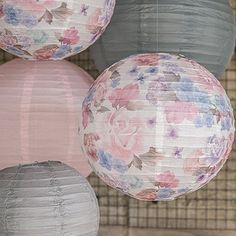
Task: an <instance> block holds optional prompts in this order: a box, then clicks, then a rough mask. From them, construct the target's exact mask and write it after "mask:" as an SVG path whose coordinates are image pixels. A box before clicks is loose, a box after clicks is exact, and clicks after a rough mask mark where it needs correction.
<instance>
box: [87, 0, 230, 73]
mask: <svg viewBox="0 0 236 236" xmlns="http://www.w3.org/2000/svg"><path fill="white" fill-rule="evenodd" d="M234 44H235V29H234V16H233V11H232V9H231V7H230V5H229V2H228V1H227V0H148V1H146V0H129V1H127V0H119V1H117V5H116V9H115V14H114V16H113V19H112V22H111V24H110V25H109V27H108V28H107V30H106V32H105V33H104V34H103V36H102V37H101V38H100V40H99V41H98V42H97V43H95V45H94V46H93V47H92V48H91V53H92V57H93V59H94V61H95V64H96V66H97V67H98V69H99V70H100V71H102V70H103V69H105V68H107V67H108V66H110V65H111V64H113V63H115V62H117V61H119V60H120V59H123V58H126V57H127V56H130V55H133V54H137V53H147V52H156V51H158V52H169V53H180V54H183V55H185V56H186V57H188V58H190V59H193V60H195V61H197V62H199V63H200V64H202V65H203V66H204V67H206V68H207V69H208V70H209V71H211V72H212V73H213V74H214V75H215V76H216V77H217V78H219V77H220V76H221V75H222V74H223V72H224V70H225V68H226V66H227V64H228V62H229V60H230V58H231V56H232V54H233V51H234Z"/></svg>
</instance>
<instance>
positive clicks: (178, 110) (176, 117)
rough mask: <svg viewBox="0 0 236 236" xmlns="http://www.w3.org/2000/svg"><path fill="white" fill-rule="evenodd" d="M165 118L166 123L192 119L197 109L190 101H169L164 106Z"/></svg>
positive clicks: (177, 122)
mask: <svg viewBox="0 0 236 236" xmlns="http://www.w3.org/2000/svg"><path fill="white" fill-rule="evenodd" d="M165 109H166V110H165V112H166V119H167V122H168V123H174V124H179V123H182V122H183V121H184V120H190V121H191V120H193V119H194V117H195V116H196V115H197V114H198V112H199V109H198V108H197V107H196V106H195V105H194V104H193V103H190V102H180V101H175V102H169V103H168V104H166V107H165Z"/></svg>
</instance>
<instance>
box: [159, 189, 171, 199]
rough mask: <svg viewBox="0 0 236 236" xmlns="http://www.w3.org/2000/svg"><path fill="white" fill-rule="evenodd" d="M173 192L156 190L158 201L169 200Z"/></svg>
mask: <svg viewBox="0 0 236 236" xmlns="http://www.w3.org/2000/svg"><path fill="white" fill-rule="evenodd" d="M173 193H174V191H173V190H172V189H171V188H161V189H159V190H158V199H167V198H170V197H171V195H172V194H173Z"/></svg>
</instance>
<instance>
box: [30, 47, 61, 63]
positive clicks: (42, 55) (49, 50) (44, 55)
mask: <svg viewBox="0 0 236 236" xmlns="http://www.w3.org/2000/svg"><path fill="white" fill-rule="evenodd" d="M57 49H58V46H57V45H48V46H45V47H43V48H40V49H38V50H36V51H35V52H34V58H35V59H37V60H48V59H50V58H51V57H52V55H53V54H54V53H55V52H56V50H57Z"/></svg>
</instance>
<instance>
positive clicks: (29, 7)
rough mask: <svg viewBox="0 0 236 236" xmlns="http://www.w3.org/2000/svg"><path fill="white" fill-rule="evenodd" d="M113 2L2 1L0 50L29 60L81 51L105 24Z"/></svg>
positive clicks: (110, 14)
mask: <svg viewBox="0 0 236 236" xmlns="http://www.w3.org/2000/svg"><path fill="white" fill-rule="evenodd" d="M114 6H115V0H99V1H98V0H86V1H85V0H40V1H39V0H27V1H26V0H2V1H0V28H1V30H0V47H1V48H2V49H4V50H6V51H7V52H9V53H12V54H14V55H16V56H19V57H23V58H26V59H31V60H49V59H50V60H59V59H63V58H65V57H69V56H72V55H75V54H77V53H80V52H82V51H83V50H85V49H86V48H88V47H89V46H90V45H91V44H93V43H94V42H95V41H96V40H97V39H98V38H99V37H100V35H101V34H102V33H103V31H104V30H105V28H106V26H107V25H108V23H109V21H110V19H111V17H112V14H113V9H114Z"/></svg>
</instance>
